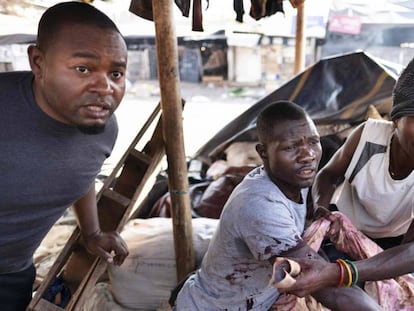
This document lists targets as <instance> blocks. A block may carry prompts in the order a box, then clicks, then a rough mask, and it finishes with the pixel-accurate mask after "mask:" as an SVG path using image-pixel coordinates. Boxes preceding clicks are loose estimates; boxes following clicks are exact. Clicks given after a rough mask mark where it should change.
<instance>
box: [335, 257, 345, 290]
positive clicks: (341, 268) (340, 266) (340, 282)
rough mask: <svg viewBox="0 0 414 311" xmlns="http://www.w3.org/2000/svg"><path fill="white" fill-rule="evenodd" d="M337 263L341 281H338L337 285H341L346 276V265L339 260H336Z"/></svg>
mask: <svg viewBox="0 0 414 311" xmlns="http://www.w3.org/2000/svg"><path fill="white" fill-rule="evenodd" d="M336 263H337V264H338V266H339V282H338V285H336V287H341V286H342V285H343V284H344V277H345V273H344V267H343V266H342V263H340V262H339V261H338V260H337V261H336Z"/></svg>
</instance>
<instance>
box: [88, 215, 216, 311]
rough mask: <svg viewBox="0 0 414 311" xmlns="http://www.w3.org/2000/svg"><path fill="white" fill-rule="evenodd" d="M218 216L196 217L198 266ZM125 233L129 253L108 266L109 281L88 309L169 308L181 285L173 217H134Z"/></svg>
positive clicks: (96, 292) (98, 288)
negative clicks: (119, 264)
mask: <svg viewBox="0 0 414 311" xmlns="http://www.w3.org/2000/svg"><path fill="white" fill-rule="evenodd" d="M217 223H218V220H217V219H210V218H195V219H193V220H192V227H193V243H194V251H195V257H196V266H197V267H199V266H200V264H201V260H202V258H203V256H204V254H205V252H206V251H207V248H208V244H209V243H210V240H211V238H212V236H213V233H214V231H215V229H216V227H217ZM121 235H122V237H123V238H124V239H125V241H126V243H127V245H128V247H129V252H130V254H129V256H128V257H127V259H126V260H125V262H124V263H123V264H122V266H120V267H117V266H113V265H110V266H109V267H108V276H109V282H108V283H98V284H97V285H96V286H95V289H94V292H93V294H92V296H91V299H89V300H88V302H87V303H86V305H85V306H84V310H85V311H131V310H141V311H144V310H145V311H154V310H157V311H161V310H169V305H168V299H169V297H170V294H171V290H172V289H173V288H174V287H175V286H176V285H177V277H176V263H175V249H174V234H173V228H172V219H171V218H161V217H154V218H148V219H133V220H131V221H129V222H128V223H127V225H126V226H125V228H124V230H123V232H122V233H121Z"/></svg>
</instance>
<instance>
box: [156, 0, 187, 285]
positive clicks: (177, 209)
mask: <svg viewBox="0 0 414 311" xmlns="http://www.w3.org/2000/svg"><path fill="white" fill-rule="evenodd" d="M173 5H174V2H173V0H155V1H152V8H153V14H154V23H155V35H156V47H157V64H158V80H159V84H160V91H161V107H162V121H163V129H164V140H165V149H166V154H167V160H168V187H169V192H170V195H171V203H172V221H173V232H174V245H175V257H176V263H177V280H178V281H180V280H182V279H183V278H184V277H185V276H186V275H187V274H188V273H189V272H191V271H193V270H194V269H195V255H194V247H193V239H192V223H191V204H190V196H189V193H188V176H187V163H186V157H185V150H184V136H183V122H182V109H183V108H182V102H181V94H180V90H179V82H180V81H179V80H180V79H179V78H180V77H179V70H178V47H177V38H176V34H175V24H174V14H173Z"/></svg>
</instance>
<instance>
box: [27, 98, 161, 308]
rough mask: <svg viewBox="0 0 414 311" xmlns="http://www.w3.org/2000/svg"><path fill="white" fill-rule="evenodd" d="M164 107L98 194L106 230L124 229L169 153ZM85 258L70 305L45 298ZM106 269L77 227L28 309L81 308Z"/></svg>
mask: <svg viewBox="0 0 414 311" xmlns="http://www.w3.org/2000/svg"><path fill="white" fill-rule="evenodd" d="M160 107H161V106H160V104H158V105H157V107H156V108H155V109H154V111H153V112H152V114H151V115H150V116H149V118H148V120H147V121H146V123H145V124H144V125H143V127H142V128H141V130H140V131H139V133H138V134H137V136H136V137H135V138H134V140H133V141H132V143H131V145H130V146H129V148H128V149H127V151H126V152H125V153H124V155H123V156H122V158H121V159H120V161H119V162H118V164H117V165H116V166H115V168H114V169H113V171H112V173H111V174H110V176H108V177H107V178H106V179H105V181H104V183H103V186H102V188H101V190H100V191H99V192H98V193H97V205H98V215H99V221H100V225H101V229H102V230H103V231H111V230H117V231H118V232H120V231H121V230H122V228H123V226H124V225H125V223H126V222H127V221H128V219H129V217H130V215H131V214H132V212H133V210H134V209H135V208H136V207H135V205H136V202H137V201H138V199H139V198H140V195H141V193H142V190H143V188H144V185H145V184H146V183H147V181H148V180H149V179H150V178H151V177H152V176H153V175H154V173H156V170H157V168H158V167H159V165H160V163H161V160H162V158H163V156H164V155H165V145H164V140H163V135H162V122H161V113H160V110H161V108H160ZM157 116H158V122H157V124H156V126H155V129H154V132H153V134H152V137H151V139H150V140H149V141H148V142H147V143H146V145H145V147H144V148H143V149H142V150H141V151H138V150H137V149H136V146H137V144H138V142H139V141H141V139H142V137H143V136H144V134H145V133H146V131H147V130H148V128H149V127H150V126H151V125H153V123H154V121H155V119H156V118H157ZM82 257H84V258H88V260H87V265H86V266H87V269H85V271H87V272H86V273H85V275H84V276H83V278H82V280H81V281H75V283H76V284H75V286H72V288H76V290H75V291H74V292H73V293H72V295H71V298H70V301H69V303H68V304H67V305H66V307H65V308H64V309H62V308H61V307H59V306H57V305H55V304H54V303H52V302H49V301H47V300H46V299H44V298H43V296H44V294H45V293H46V292H47V290H48V289H49V287H50V285H51V284H52V283H53V281H54V280H55V277H56V276H58V275H60V274H61V272H62V270H63V268H64V267H67V266H68V265H70V263H71V262H72V261H73V262H76V260H79V259H78V258H82ZM82 260H83V259H82ZM106 268H107V262H106V261H104V260H102V259H100V258H99V257H96V256H93V255H91V254H90V253H88V252H87V250H86V249H85V248H84V246H83V244H82V241H81V239H80V230H79V227H77V228H76V229H75V230H74V231H73V233H72V235H71V237H70V238H69V240H68V241H67V243H66V245H65V246H64V248H63V249H62V251H61V253H60V254H59V256H58V258H57V259H56V261H55V262H54V264H53V265H52V267H51V268H50V271H49V273H48V275H47V277H46V278H45V280H44V281H43V282H42V283H41V284H40V286H39V288H38V290H37V292H36V294H35V295H34V297H33V299H32V301H31V302H30V304H29V306H28V308H27V310H29V311H51V310H70V311H81V310H82V309H83V305H84V303H85V301H86V299H88V298H89V297H90V295H91V292H92V290H93V288H94V286H95V284H96V282H97V281H98V279H99V278H100V277H101V276H102V274H103V273H104V272H105V270H106ZM64 279H65V277H64ZM65 281H66V279H65Z"/></svg>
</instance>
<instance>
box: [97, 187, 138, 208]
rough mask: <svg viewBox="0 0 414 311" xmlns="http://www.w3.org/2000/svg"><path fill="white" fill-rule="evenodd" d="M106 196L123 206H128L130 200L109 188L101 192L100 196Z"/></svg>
mask: <svg viewBox="0 0 414 311" xmlns="http://www.w3.org/2000/svg"><path fill="white" fill-rule="evenodd" d="M103 198H106V199H109V200H111V201H114V202H116V203H118V204H120V205H122V206H123V207H128V205H129V203H131V200H130V199H128V198H127V197H125V196H123V195H122V194H120V193H118V192H116V191H114V190H111V189H108V188H107V189H105V190H104V191H103V193H102V198H101V199H103Z"/></svg>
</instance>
